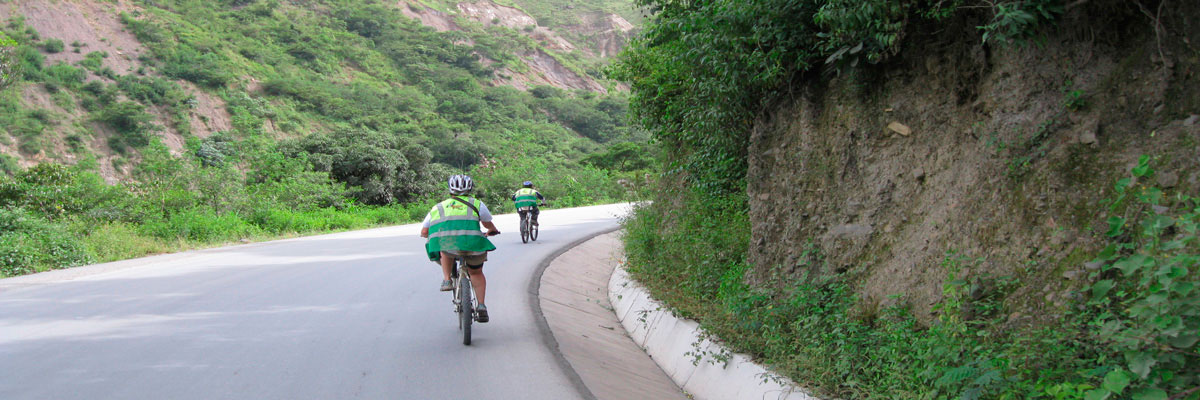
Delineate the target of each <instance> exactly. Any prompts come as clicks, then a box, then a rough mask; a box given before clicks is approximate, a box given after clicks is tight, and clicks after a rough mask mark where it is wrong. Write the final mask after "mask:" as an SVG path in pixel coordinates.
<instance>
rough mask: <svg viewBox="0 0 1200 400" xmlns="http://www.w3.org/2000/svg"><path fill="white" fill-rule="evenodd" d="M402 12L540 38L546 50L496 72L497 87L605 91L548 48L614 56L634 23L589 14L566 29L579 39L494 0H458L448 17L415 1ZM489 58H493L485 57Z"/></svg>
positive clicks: (445, 26)
mask: <svg viewBox="0 0 1200 400" xmlns="http://www.w3.org/2000/svg"><path fill="white" fill-rule="evenodd" d="M400 8H401V11H402V12H403V13H404V15H406V16H409V17H410V18H414V19H417V20H419V21H421V23H422V24H425V25H427V26H430V27H433V28H434V29H437V30H439V31H448V30H461V29H462V28H461V27H459V26H458V25H457V24H455V23H454V18H456V17H459V18H466V19H469V20H471V21H474V22H477V23H479V24H481V25H483V26H485V27H486V26H502V27H506V28H510V29H513V30H516V31H518V32H521V33H522V34H524V35H526V36H529V37H530V38H532V39H534V40H535V41H537V42H538V43H539V44H540V45H541V47H542V48H543V49H544V50H536V51H530V52H526V53H524V54H521V55H520V58H521V59H522V60H523V61H524V62H525V64H526V65H527V66H528V70H527V71H522V72H517V71H514V70H512V69H509V68H502V69H500V70H499V71H497V77H496V78H495V79H493V80H492V84H495V85H509V86H513V87H516V88H519V89H526V88H529V87H532V86H535V85H551V86H556V87H560V88H564V89H581V90H589V91H594V92H601V93H603V92H606V91H607V89H606V88H605V86H604V85H603V84H601V83H600V82H599V81H597V80H596V79H595V78H593V77H591V76H588V75H586V74H580V73H577V72H575V71H572V70H571V69H569V68H567V67H566V66H564V65H563V64H562V63H561V62H559V61H558V60H557V59H555V58H554V57H553V56H551V55H550V54H547V53H546V51H551V52H559V53H570V52H573V51H579V52H580V53H582V54H584V55H585V56H586V57H601V58H603V57H611V56H614V55H616V53H617V52H619V51H620V49H621V47H622V46H624V45H625V43H626V41H627V40H628V35H629V32H630V31H631V30H632V29H633V25H632V24H630V23H629V22H628V21H626V20H625V19H623V18H621V17H620V16H617V15H613V14H595V13H594V14H588V15H585V16H584V17H583V18H582V21H583V23H581V24H580V25H573V26H569V27H566V29H568V30H569V32H570V33H571V34H572V35H571V36H572V37H576V38H577V39H576V40H577V41H578V40H584V41H586V42H585V43H577V42H572V41H571V40H568V39H567V38H566V37H564V36H563V35H561V34H559V32H556V31H555V30H554V29H551V28H549V27H544V26H539V25H538V23H537V20H536V19H535V18H533V17H532V16H530V15H529V14H526V13H525V12H524V11H521V10H520V9H518V8H514V7H509V6H504V5H500V4H496V3H494V2H492V1H488V0H485V1H477V2H463V3H458V5H457V10H458V13H457V14H455V15H449V14H446V13H443V12H441V11H437V10H434V9H431V8H428V7H425V6H423V5H419V4H417V3H405V2H402V3H401V4H400ZM484 61H485V62H489V61H490V60H484Z"/></svg>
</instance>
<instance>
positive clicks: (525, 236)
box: [521, 214, 529, 243]
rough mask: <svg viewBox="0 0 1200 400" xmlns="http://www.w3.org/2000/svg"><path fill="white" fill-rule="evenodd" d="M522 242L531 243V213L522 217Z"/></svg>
mask: <svg viewBox="0 0 1200 400" xmlns="http://www.w3.org/2000/svg"><path fill="white" fill-rule="evenodd" d="M521 243H529V214H525V217H524V218H521Z"/></svg>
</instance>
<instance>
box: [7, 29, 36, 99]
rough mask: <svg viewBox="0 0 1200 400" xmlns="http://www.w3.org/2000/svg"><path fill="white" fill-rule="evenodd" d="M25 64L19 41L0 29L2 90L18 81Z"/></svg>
mask: <svg viewBox="0 0 1200 400" xmlns="http://www.w3.org/2000/svg"><path fill="white" fill-rule="evenodd" d="M39 64H40V63H39ZM24 65H25V64H24V63H23V62H22V61H21V58H20V53H19V52H18V44H17V41H16V40H13V39H12V38H10V37H8V35H7V34H5V33H4V32H2V31H0V90H4V89H5V88H7V87H8V86H9V85H11V84H12V83H13V82H16V80H17V77H19V76H21V75H22V70H23V68H22V67H23V66H24Z"/></svg>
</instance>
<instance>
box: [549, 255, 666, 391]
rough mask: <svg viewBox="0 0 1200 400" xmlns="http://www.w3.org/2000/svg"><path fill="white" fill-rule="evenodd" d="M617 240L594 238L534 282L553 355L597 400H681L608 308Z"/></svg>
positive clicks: (617, 260) (551, 264)
mask: <svg viewBox="0 0 1200 400" xmlns="http://www.w3.org/2000/svg"><path fill="white" fill-rule="evenodd" d="M619 235H620V234H619V233H617V232H612V233H607V234H603V235H600V236H597V237H595V238H594V239H591V240H588V241H586V242H584V243H582V244H580V245H578V246H576V247H574V248H571V249H570V250H568V251H566V252H565V253H563V254H561V255H559V256H558V257H556V258H554V260H553V261H551V262H550V264H549V266H548V267H547V268H546V270H545V271H544V272H543V273H542V277H541V280H540V285H539V289H538V294H539V296H538V302H539V304H540V306H541V312H542V314H543V315H544V316H545V318H546V322H547V324H548V325H549V328H550V330H551V332H552V333H553V335H554V339H555V341H556V342H557V346H558V351H559V352H561V354H562V355H563V357H564V358H565V359H566V361H567V362H568V363H569V364H570V366H571V368H572V369H574V370H575V373H576V374H578V376H579V377H580V379H581V380H582V381H583V384H584V385H585V386H586V387H587V389H588V390H589V391H591V394H592V395H594V396H595V397H596V398H597V399H601V400H607V399H635V398H641V399H686V398H687V396H686V395H685V394H684V393H683V392H682V391H681V390H680V389H679V387H678V386H677V385H675V383H674V382H672V381H671V378H670V377H669V376H667V374H666V373H665V372H663V370H662V369H661V368H659V366H658V364H655V362H654V360H653V359H651V358H650V356H649V355H647V354H646V352H645V351H643V350H642V348H641V347H639V346H638V345H637V343H634V341H633V339H631V338H630V337H629V335H628V334H627V333H626V332H625V329H624V328H623V327H622V326H621V322H620V321H618V320H617V316H616V314H615V313H614V312H613V307H612V305H611V304H610V303H609V290H608V286H609V280H610V277H611V275H612V273H613V270H614V268H615V267H616V266H617V264H618V262H619V261H620V260H621V259H622V257H623V255H622V253H621V245H620V236H619Z"/></svg>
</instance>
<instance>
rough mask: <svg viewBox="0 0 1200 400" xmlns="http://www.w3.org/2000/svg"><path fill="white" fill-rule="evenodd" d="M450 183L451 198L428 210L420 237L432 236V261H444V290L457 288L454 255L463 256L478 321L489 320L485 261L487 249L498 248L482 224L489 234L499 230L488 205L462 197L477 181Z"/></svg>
mask: <svg viewBox="0 0 1200 400" xmlns="http://www.w3.org/2000/svg"><path fill="white" fill-rule="evenodd" d="M447 186H449V188H450V198H449V199H446V200H445V201H443V202H441V203H438V204H437V205H436V206H434V207H433V209H432V210H429V214H428V215H426V216H425V222H424V224H422V226H421V237H423V238H429V241H428V242H426V243H425V252H426V253H427V254H428V255H429V261H433V262H439V261H440V262H441V264H442V286H441V290H442V291H443V292H445V291H450V290H454V286H453V283H452V282H451V281H450V271H451V270H453V269H454V258H455V257H456V256H461V257H463V260H464V261H466V263H467V271H468V273H469V274H471V283H472V284H473V285H472V286H475V298H476V299H478V300H479V306H478V307H476V309H475V310H476V311H478V317H477V318H476V320H477V321H479V322H488V313H487V306H485V305H484V303H483V298H484V294H485V292H486V291H487V278H485V277H484V276H483V263H484V261H487V252H489V251H492V250H495V249H496V246H495V245H493V244H492V242H491V241H490V240H488V238H487V237H486V236H484V234H483V232H482V231H480V230H479V225H481V224H482V225H483V226H484V227H486V228H487V229H488V232H487V236H495V235H499V234H500V230H498V229H496V225H495V224H493V223H492V213H491V212H488V208H487V205H485V204H483V202H482V201H479V200H478V199H475V198H473V197H466V198H463V197H460V196H464V195H466V194H468V193H470V192H471V190H472V189H475V182H473V181H471V177H469V176H466V175H454V176H451V177H450V180H449V182H447Z"/></svg>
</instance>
